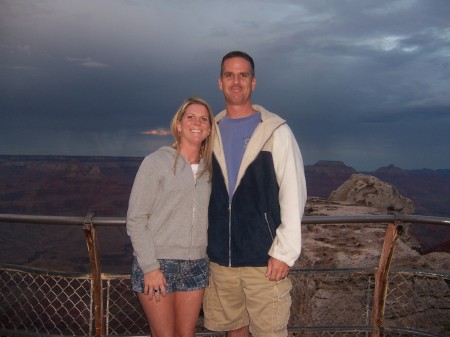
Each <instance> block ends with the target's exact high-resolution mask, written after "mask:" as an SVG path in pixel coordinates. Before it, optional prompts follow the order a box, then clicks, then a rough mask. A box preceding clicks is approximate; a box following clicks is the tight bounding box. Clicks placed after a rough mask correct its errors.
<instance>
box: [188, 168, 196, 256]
mask: <svg viewBox="0 0 450 337" xmlns="http://www.w3.org/2000/svg"><path fill="white" fill-rule="evenodd" d="M196 198H197V179H195V177H194V203H193V204H192V223H191V242H190V245H189V257H190V255H191V248H192V236H193V232H194V224H195V212H196V211H197V210H196V207H195V205H196Z"/></svg>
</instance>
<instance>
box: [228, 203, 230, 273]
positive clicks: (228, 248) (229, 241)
mask: <svg viewBox="0 0 450 337" xmlns="http://www.w3.org/2000/svg"><path fill="white" fill-rule="evenodd" d="M228 267H231V203H229V204H228Z"/></svg>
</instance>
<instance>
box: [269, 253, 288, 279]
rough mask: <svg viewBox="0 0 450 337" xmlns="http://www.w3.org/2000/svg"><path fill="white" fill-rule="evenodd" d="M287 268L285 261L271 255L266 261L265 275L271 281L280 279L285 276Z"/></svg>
mask: <svg viewBox="0 0 450 337" xmlns="http://www.w3.org/2000/svg"><path fill="white" fill-rule="evenodd" d="M289 269H290V268H289V266H288V265H287V264H286V263H284V262H282V261H280V260H277V259H274V258H273V257H271V258H270V259H269V262H268V263H267V271H266V277H268V278H269V280H271V281H280V280H282V279H284V278H285V277H286V276H287V274H288V273H289Z"/></svg>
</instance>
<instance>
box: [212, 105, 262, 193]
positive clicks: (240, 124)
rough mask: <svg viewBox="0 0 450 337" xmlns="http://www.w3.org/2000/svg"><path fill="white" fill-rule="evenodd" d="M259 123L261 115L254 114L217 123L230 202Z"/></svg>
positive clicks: (223, 119)
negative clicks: (244, 157)
mask: <svg viewBox="0 0 450 337" xmlns="http://www.w3.org/2000/svg"><path fill="white" fill-rule="evenodd" d="M260 122H261V113H260V112H256V113H255V114H252V115H250V116H248V117H244V118H235V119H233V118H228V117H224V118H222V119H221V120H220V122H219V129H220V134H221V136H222V143H223V150H224V153H225V161H226V164H227V172H228V187H229V191H228V195H229V198H230V201H231V199H232V197H233V193H234V188H235V186H236V180H237V176H238V173H239V167H240V166H241V162H242V157H243V156H244V152H245V148H246V147H247V144H248V142H249V141H250V138H251V136H252V134H253V131H255V128H256V126H257V125H258V124H259V123H260Z"/></svg>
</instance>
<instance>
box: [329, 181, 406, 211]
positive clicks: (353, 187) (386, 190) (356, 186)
mask: <svg viewBox="0 0 450 337" xmlns="http://www.w3.org/2000/svg"><path fill="white" fill-rule="evenodd" d="M328 201H331V202H336V201H337V202H351V203H353V204H355V205H360V206H366V207H372V208H375V209H377V210H378V211H380V213H381V214H392V213H400V214H413V213H414V211H415V207H414V203H413V202H412V201H411V200H410V199H408V198H406V197H404V196H402V195H401V194H400V193H399V192H398V190H397V188H396V187H394V186H392V185H390V184H388V183H385V182H383V181H381V180H380V179H378V178H376V177H373V176H368V175H364V174H353V175H352V176H351V177H350V178H349V179H348V180H347V181H345V182H344V183H343V184H342V185H341V186H340V187H338V189H336V190H335V191H333V192H331V194H330V196H329V197H328Z"/></svg>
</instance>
